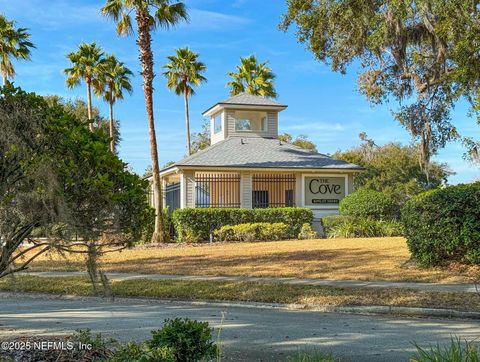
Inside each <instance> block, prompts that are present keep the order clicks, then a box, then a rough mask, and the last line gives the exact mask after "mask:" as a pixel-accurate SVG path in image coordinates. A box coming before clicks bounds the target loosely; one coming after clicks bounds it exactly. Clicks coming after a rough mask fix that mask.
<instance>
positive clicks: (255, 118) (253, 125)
mask: <svg viewBox="0 0 480 362" xmlns="http://www.w3.org/2000/svg"><path fill="white" fill-rule="evenodd" d="M267 119H268V118H267V112H258V111H236V112H235V131H237V132H265V131H267V127H268V121H267Z"/></svg>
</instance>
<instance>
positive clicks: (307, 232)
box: [298, 223, 318, 240]
mask: <svg viewBox="0 0 480 362" xmlns="http://www.w3.org/2000/svg"><path fill="white" fill-rule="evenodd" d="M298 238H299V239H300V240H305V239H316V238H318V235H317V232H316V231H315V230H313V229H312V225H310V224H308V223H305V224H303V225H302V228H301V229H300V233H299V234H298Z"/></svg>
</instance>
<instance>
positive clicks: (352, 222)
mask: <svg viewBox="0 0 480 362" xmlns="http://www.w3.org/2000/svg"><path fill="white" fill-rule="evenodd" d="M322 225H323V231H324V233H325V236H326V237H327V238H368V237H384V236H385V237H389V236H401V235H403V226H402V224H401V223H400V222H398V221H396V220H374V219H363V218H354V217H351V216H342V215H333V216H326V217H323V218H322Z"/></svg>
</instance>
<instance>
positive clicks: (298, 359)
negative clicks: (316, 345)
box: [285, 351, 340, 362]
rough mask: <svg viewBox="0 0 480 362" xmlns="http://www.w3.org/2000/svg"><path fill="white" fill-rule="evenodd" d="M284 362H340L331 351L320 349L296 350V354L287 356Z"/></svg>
mask: <svg viewBox="0 0 480 362" xmlns="http://www.w3.org/2000/svg"><path fill="white" fill-rule="evenodd" d="M285 362H340V359H339V358H336V357H334V356H333V354H331V353H325V352H322V351H313V352H302V351H298V352H297V353H296V354H294V355H292V356H288V357H287V359H286V360H285Z"/></svg>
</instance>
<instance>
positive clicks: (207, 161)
mask: <svg viewBox="0 0 480 362" xmlns="http://www.w3.org/2000/svg"><path fill="white" fill-rule="evenodd" d="M174 166H198V167H209V166H210V167H245V168H249V167H251V168H310V169H317V168H318V169H345V170H362V169H363V168H362V167H360V166H357V165H354V164H351V163H348V162H345V161H341V160H334V159H332V158H331V157H329V156H326V155H323V154H320V153H312V152H310V151H308V150H305V149H302V148H300V147H297V146H294V145H291V144H288V143H285V142H280V141H279V140H278V139H273V138H260V137H251V138H246V137H245V138H240V137H231V138H227V139H226V140H223V141H220V142H218V143H215V144H214V145H212V146H210V147H208V148H206V149H204V150H202V151H199V152H197V153H195V154H194V155H192V156H189V157H186V158H184V159H183V160H181V161H179V162H177V163H175V165H174Z"/></svg>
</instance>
